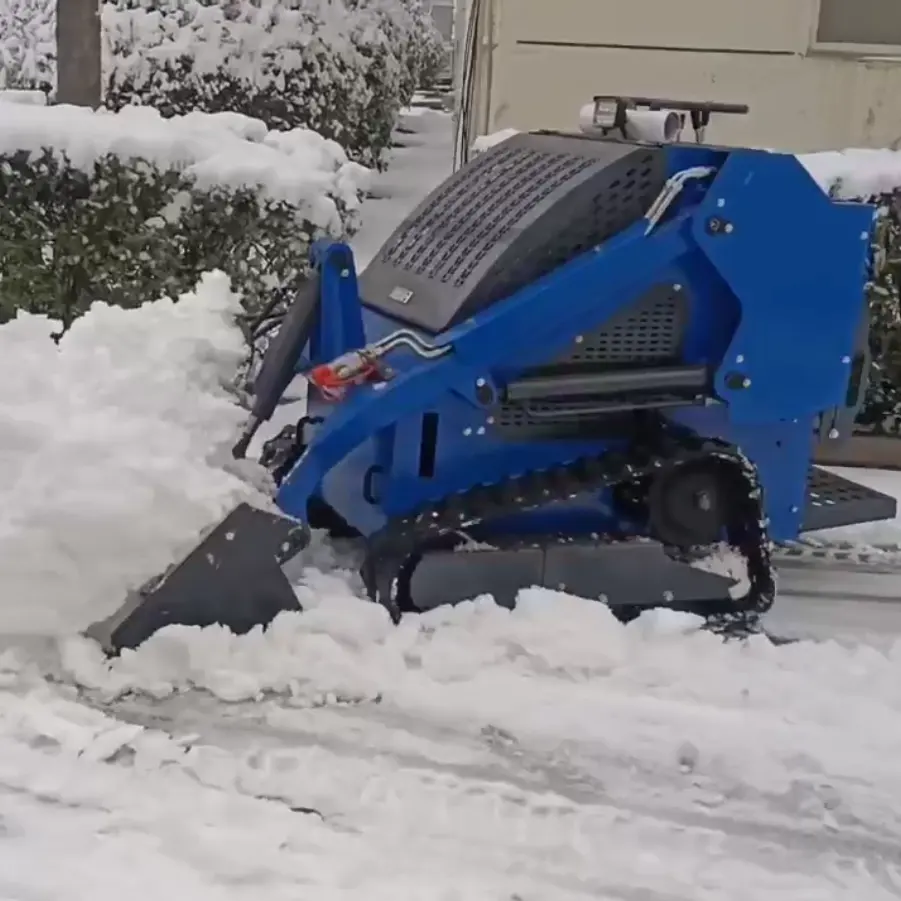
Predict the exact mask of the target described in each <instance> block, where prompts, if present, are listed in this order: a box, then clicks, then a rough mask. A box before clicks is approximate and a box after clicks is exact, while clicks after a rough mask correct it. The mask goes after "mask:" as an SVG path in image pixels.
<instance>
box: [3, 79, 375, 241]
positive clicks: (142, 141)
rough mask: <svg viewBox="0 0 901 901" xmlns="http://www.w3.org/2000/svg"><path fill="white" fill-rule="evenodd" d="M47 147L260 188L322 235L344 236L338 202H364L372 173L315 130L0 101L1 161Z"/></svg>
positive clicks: (201, 181)
mask: <svg viewBox="0 0 901 901" xmlns="http://www.w3.org/2000/svg"><path fill="white" fill-rule="evenodd" d="M43 149H50V150H53V151H54V152H55V153H57V154H59V155H65V157H66V158H67V159H68V160H69V162H70V163H71V165H73V166H75V167H76V168H77V169H80V170H82V171H85V172H91V171H92V170H93V167H94V164H95V163H96V162H97V161H98V160H100V159H102V158H103V157H105V156H107V155H109V154H113V155H115V156H117V157H119V158H120V159H123V160H129V161H130V160H144V161H146V162H148V163H152V164H154V165H156V166H157V167H159V168H161V169H178V170H179V171H183V172H185V174H186V175H187V176H189V177H190V178H192V179H193V180H194V182H195V183H196V184H197V186H198V187H200V188H212V187H216V186H222V187H227V188H231V189H233V190H238V189H241V188H249V189H253V190H257V191H259V193H260V195H261V196H262V197H263V198H264V199H267V200H271V201H282V202H285V203H288V204H290V205H292V206H295V207H298V208H299V210H300V213H301V215H302V216H303V217H304V218H305V219H308V220H309V221H312V222H313V223H314V224H315V225H318V226H320V227H322V228H328V229H334V230H336V231H338V232H340V230H341V216H340V214H339V211H338V207H337V205H336V200H337V201H340V202H341V203H343V204H344V205H345V206H346V207H348V208H350V209H356V208H357V207H358V205H359V196H360V193H361V192H363V191H365V190H366V188H367V186H368V183H369V178H370V172H369V170H368V169H366V168H364V167H363V166H360V165H358V164H357V163H352V162H349V161H348V159H347V156H346V154H345V153H344V150H343V149H342V148H341V147H340V145H338V144H337V143H335V142H334V141H330V140H326V139H325V138H323V137H321V136H320V135H318V134H317V133H316V132H313V131H310V130H308V129H302V128H296V129H292V130H291V131H285V132H280V131H269V130H268V129H267V128H266V126H265V125H264V124H263V123H262V122H260V121H258V120H255V119H250V118H248V117H246V116H240V115H238V114H235V113H212V114H208V113H189V114H187V115H184V116H173V117H169V118H163V117H162V116H160V114H159V113H158V112H156V111H155V110H153V109H150V108H147V107H137V106H134V107H126V108H125V109H123V110H122V111H121V112H118V113H111V112H108V111H106V110H99V111H96V112H95V111H93V110H90V109H86V108H83V107H75V106H66V105H59V106H51V107H39V106H34V105H27V104H25V105H23V104H20V103H5V102H4V101H3V95H2V94H0V157H2V156H8V155H10V154H13V153H15V152H17V151H22V150H24V151H28V152H29V153H32V154H35V155H37V154H39V153H40V152H41V151H42V150H43Z"/></svg>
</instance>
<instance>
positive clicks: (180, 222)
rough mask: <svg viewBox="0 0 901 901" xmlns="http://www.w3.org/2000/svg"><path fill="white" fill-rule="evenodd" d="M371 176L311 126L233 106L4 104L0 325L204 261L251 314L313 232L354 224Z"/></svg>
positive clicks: (296, 266)
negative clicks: (272, 127) (273, 124)
mask: <svg viewBox="0 0 901 901" xmlns="http://www.w3.org/2000/svg"><path fill="white" fill-rule="evenodd" d="M368 176H369V170H366V169H364V168H363V167H362V166H360V165H358V164H356V163H352V162H349V161H348V159H347V156H346V155H345V153H344V151H343V150H342V149H341V147H340V146H339V145H338V144H336V143H335V142H333V141H329V140H326V139H324V138H322V137H320V136H319V135H317V134H316V133H314V132H311V131H309V130H305V129H294V130H291V131H284V132H278V131H269V130H267V128H266V126H265V125H264V124H263V123H262V122H259V121H258V120H253V119H249V118H247V117H244V116H240V115H237V114H226V113H222V114H204V113H192V114H189V115H186V116H174V117H171V118H168V119H164V118H162V117H161V116H160V114H159V113H158V112H156V111H155V110H152V109H149V108H139V107H129V108H127V109H124V110H122V111H121V112H119V113H112V112H108V111H100V112H92V111H90V110H86V109H82V108H78V107H68V106H50V107H40V106H29V105H20V104H7V103H2V102H0V321H4V320H6V319H9V318H10V317H11V316H12V315H13V313H14V311H16V310H18V309H25V310H30V311H33V312H42V313H49V314H51V315H52V316H53V317H54V318H57V319H61V320H62V321H63V322H64V323H66V324H69V323H71V322H72V321H73V320H74V319H75V318H76V317H77V316H79V315H80V314H81V313H83V312H84V311H85V310H86V309H87V308H88V307H89V306H90V304H91V303H92V302H93V301H96V300H101V301H107V302H110V303H113V304H117V305H121V306H126V307H128V306H135V305H137V304H140V303H141V302H143V301H144V300H146V299H147V298H152V297H159V296H171V297H176V296H178V295H179V294H180V293H182V292H184V291H186V290H189V289H190V288H191V287H192V286H193V285H194V284H195V282H196V281H197V279H198V277H199V276H200V274H201V273H202V272H204V271H207V270H211V269H220V270H222V271H224V272H226V273H227V274H228V275H229V276H230V278H231V279H232V282H233V284H234V286H235V289H236V290H238V291H239V292H240V293H241V294H242V295H243V297H244V303H245V308H246V309H247V311H248V314H249V315H250V316H251V317H252V316H255V315H256V314H257V313H258V311H259V310H260V308H261V307H264V306H265V305H266V304H267V303H268V302H269V300H270V298H271V297H272V295H273V291H274V290H275V289H277V288H279V287H285V288H287V289H290V287H291V286H292V285H293V284H294V283H295V282H296V281H297V280H298V279H299V278H302V277H303V275H304V272H305V267H306V262H307V251H308V248H309V244H310V242H311V240H313V239H314V238H316V237H318V236H320V235H324V234H333V235H336V236H338V235H346V234H348V233H350V232H352V231H353V229H354V227H355V216H356V210H357V209H358V206H359V203H360V201H361V198H362V194H363V192H364V191H365V190H366V187H367V182H368Z"/></svg>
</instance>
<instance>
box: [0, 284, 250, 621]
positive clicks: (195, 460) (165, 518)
mask: <svg viewBox="0 0 901 901" xmlns="http://www.w3.org/2000/svg"><path fill="white" fill-rule="evenodd" d="M238 310H239V299H238V297H237V296H236V295H234V294H232V292H231V291H230V289H229V287H228V282H227V279H226V277H225V276H224V275H222V274H221V273H211V274H209V275H207V276H206V277H205V278H204V279H203V281H202V282H201V283H200V285H199V286H198V288H197V291H196V292H195V293H194V294H190V295H187V296H185V297H183V298H182V299H181V300H180V301H179V303H177V304H175V303H173V302H171V301H169V300H159V301H156V302H155V303H151V304H145V305H144V306H142V307H140V308H138V309H134V310H124V309H121V308H117V307H108V306H105V305H102V304H96V305H95V306H94V307H93V308H92V309H91V311H90V312H89V313H88V314H87V315H86V316H85V317H84V318H82V319H79V320H77V321H76V322H75V323H74V325H73V326H72V328H71V329H70V330H69V331H68V332H67V333H66V334H65V336H64V337H63V338H62V340H61V341H60V343H59V346H57V345H56V344H55V343H54V342H53V341H52V340H50V336H51V335H52V334H53V333H54V332H55V331H57V330H58V324H57V323H54V322H53V321H52V320H49V319H46V318H44V317H41V316H26V315H21V316H20V317H19V318H18V319H16V320H14V321H13V322H11V323H9V324H7V325H4V326H3V327H0V431H2V434H3V443H2V450H0V494H2V496H3V499H4V503H3V510H2V514H0V516H2V519H0V598H2V599H3V603H2V604H0V631H3V632H9V631H22V632H46V631H51V632H56V633H62V634H66V633H71V632H72V631H73V630H77V629H79V628H84V627H86V626H87V625H88V624H89V622H90V621H93V619H92V618H98V617H99V616H105V615H108V614H109V613H111V612H112V611H113V610H115V609H116V607H117V606H118V601H119V600H120V599H121V598H122V597H123V596H124V592H125V590H126V589H127V588H128V587H131V586H133V585H134V584H135V583H136V582H137V583H139V582H142V581H143V580H144V579H146V578H148V577H150V576H152V575H154V573H155V572H157V571H159V570H160V567H164V566H165V565H166V564H167V563H168V562H170V561H171V559H172V555H173V554H176V553H178V552H179V551H180V550H184V549H186V548H187V547H189V546H190V545H191V544H192V543H193V541H194V539H195V537H196V532H197V530H198V529H201V528H205V527H206V526H208V525H211V524H212V523H214V522H216V521H217V520H218V519H219V517H220V516H221V515H223V514H224V513H225V512H227V511H228V510H229V509H230V508H231V506H232V505H233V504H234V503H236V502H237V501H238V500H239V499H242V498H247V497H253V496H255V495H256V492H255V491H254V490H253V489H252V488H251V487H250V486H249V485H248V484H246V483H245V481H243V480H242V479H241V478H238V477H237V476H235V475H233V474H231V473H229V472H226V471H225V470H224V469H223V468H222V467H221V465H220V463H221V460H223V459H226V454H227V450H228V448H229V447H230V444H231V443H232V439H233V436H234V435H235V434H237V430H238V428H239V426H240V425H241V424H242V423H243V417H244V414H243V411H242V410H241V409H240V407H239V406H238V404H237V401H236V400H235V398H234V397H233V396H232V395H231V394H229V392H228V391H227V390H226V387H225V386H226V385H227V384H228V382H229V380H230V379H231V378H232V377H233V376H234V373H235V371H236V369H237V367H238V365H239V364H240V362H241V361H242V360H243V358H244V355H245V344H244V339H243V336H242V334H241V332H240V330H239V329H238V328H237V326H236V325H235V324H234V319H233V316H234V314H235V313H236V311H238Z"/></svg>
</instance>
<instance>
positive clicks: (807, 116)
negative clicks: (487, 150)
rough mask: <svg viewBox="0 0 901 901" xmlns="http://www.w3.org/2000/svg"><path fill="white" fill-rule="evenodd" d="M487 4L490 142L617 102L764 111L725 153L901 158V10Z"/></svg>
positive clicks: (894, 4)
mask: <svg viewBox="0 0 901 901" xmlns="http://www.w3.org/2000/svg"><path fill="white" fill-rule="evenodd" d="M481 2H482V5H483V16H482V19H483V21H482V26H481V29H480V30H481V38H482V40H481V41H480V42H479V44H480V57H481V58H480V60H479V62H478V65H477V67H476V71H477V73H478V77H477V82H478V90H477V92H476V98H475V99H476V103H475V108H474V109H473V116H474V120H475V121H474V123H473V124H474V126H475V128H474V130H475V132H476V133H477V134H484V133H490V132H493V131H498V130H500V129H504V128H518V129H523V130H526V129H536V128H560V129H571V128H573V127H575V125H576V123H577V115H578V110H579V107H580V106H581V105H583V104H584V103H587V102H589V101H590V100H591V98H592V97H593V96H594V95H595V94H602V93H603V94H622V95H626V96H628V95H630V94H631V95H633V96H640V95H644V96H663V97H672V98H674V99H683V100H718V101H725V102H733V103H747V104H748V105H749V106H750V107H751V113H750V115H748V116H746V117H725V116H723V117H719V118H717V119H716V120H715V122H714V123H713V124H712V126H711V128H710V130H709V132H708V140H709V141H711V142H721V143H726V144H741V145H747V146H757V147H769V148H773V149H785V150H793V151H806V150H820V149H827V148H837V147H849V146H901V15H899V13H901V0H675V2H674V0H628V2H626V0H481ZM850 7H853V8H854V9H853V12H854V15H846V13H848V11H849V8H850ZM865 41H878V42H879V43H864V42H865Z"/></svg>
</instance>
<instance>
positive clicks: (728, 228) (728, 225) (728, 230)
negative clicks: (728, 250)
mask: <svg viewBox="0 0 901 901" xmlns="http://www.w3.org/2000/svg"><path fill="white" fill-rule="evenodd" d="M723 231H724V232H725V233H726V234H727V235H731V234H732V232H734V231H735V226H734V225H733V224H732V223H731V222H727V223H726V226H725V228H724V229H723Z"/></svg>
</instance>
